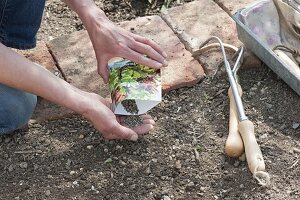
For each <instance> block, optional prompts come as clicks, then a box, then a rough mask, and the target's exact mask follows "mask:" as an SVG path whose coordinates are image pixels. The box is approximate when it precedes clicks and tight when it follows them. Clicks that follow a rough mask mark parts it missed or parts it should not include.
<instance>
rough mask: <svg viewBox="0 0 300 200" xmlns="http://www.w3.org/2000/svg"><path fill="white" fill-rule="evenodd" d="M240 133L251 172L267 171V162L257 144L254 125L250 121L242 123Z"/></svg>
mask: <svg viewBox="0 0 300 200" xmlns="http://www.w3.org/2000/svg"><path fill="white" fill-rule="evenodd" d="M239 131H240V134H241V136H242V138H243V141H244V146H245V154H246V159H247V162H248V166H249V169H250V171H251V172H252V173H253V174H255V173H256V172H257V171H265V162H264V159H263V156H262V153H261V150H260V148H259V146H258V144H257V142H256V138H255V134H254V125H253V123H252V122H251V121H249V120H244V121H242V122H240V123H239Z"/></svg>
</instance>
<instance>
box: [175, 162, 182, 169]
mask: <svg viewBox="0 0 300 200" xmlns="http://www.w3.org/2000/svg"><path fill="white" fill-rule="evenodd" d="M175 168H176V169H181V162H180V160H176V162H175Z"/></svg>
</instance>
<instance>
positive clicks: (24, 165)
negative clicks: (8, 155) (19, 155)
mask: <svg viewBox="0 0 300 200" xmlns="http://www.w3.org/2000/svg"><path fill="white" fill-rule="evenodd" d="M27 166H28V165H27V162H21V163H20V167H21V168H22V169H27Z"/></svg>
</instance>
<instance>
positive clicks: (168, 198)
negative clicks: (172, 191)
mask: <svg viewBox="0 0 300 200" xmlns="http://www.w3.org/2000/svg"><path fill="white" fill-rule="evenodd" d="M162 199H163V200H171V198H170V197H169V196H168V195H164V196H163V197H162Z"/></svg>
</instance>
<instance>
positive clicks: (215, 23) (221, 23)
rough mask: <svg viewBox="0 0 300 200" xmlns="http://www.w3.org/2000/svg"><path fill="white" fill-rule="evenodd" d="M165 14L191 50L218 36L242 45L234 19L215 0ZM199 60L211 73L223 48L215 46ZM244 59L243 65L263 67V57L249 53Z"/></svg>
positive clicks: (187, 5)
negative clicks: (259, 57) (261, 65)
mask: <svg viewBox="0 0 300 200" xmlns="http://www.w3.org/2000/svg"><path fill="white" fill-rule="evenodd" d="M162 17H163V19H164V20H165V21H166V22H167V23H168V25H169V26H170V27H171V28H172V29H173V31H174V32H175V33H176V34H177V35H178V37H179V38H180V39H181V41H182V42H183V43H184V44H185V46H186V48H187V49H188V50H189V51H191V52H195V51H196V50H197V49H198V48H199V46H200V45H201V44H202V43H203V42H204V41H206V40H207V39H208V38H209V37H211V36H217V37H219V38H220V39H221V40H222V41H223V42H225V43H228V44H231V45H234V46H237V47H238V46H241V45H242V43H241V42H240V41H239V39H238V36H237V31H236V25H235V22H234V20H233V19H232V18H231V17H230V16H229V15H228V14H227V13H226V12H225V11H224V10H223V9H222V8H221V7H220V6H219V5H218V4H217V3H215V2H214V1H212V0H198V1H193V2H190V3H187V4H184V5H182V6H178V7H174V8H171V9H169V10H168V11H167V12H166V13H164V14H163V15H162ZM248 56H250V57H248ZM228 57H230V56H228ZM197 59H198V60H199V62H200V63H201V64H202V65H203V66H204V67H205V72H206V73H207V74H208V75H210V74H212V73H213V72H214V71H215V70H216V67H217V66H218V63H219V62H220V61H221V60H222V59H223V58H222V56H221V51H220V50H219V49H218V48H216V49H215V50H214V51H208V52H206V53H203V54H202V55H201V56H199V57H197ZM245 60H247V62H245V64H244V65H248V66H249V65H255V66H256V65H259V66H260V60H258V59H257V58H256V57H255V56H254V55H253V54H251V53H248V54H246V57H245ZM251 67H253V66H251Z"/></svg>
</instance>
